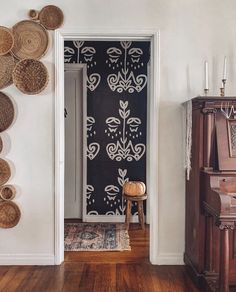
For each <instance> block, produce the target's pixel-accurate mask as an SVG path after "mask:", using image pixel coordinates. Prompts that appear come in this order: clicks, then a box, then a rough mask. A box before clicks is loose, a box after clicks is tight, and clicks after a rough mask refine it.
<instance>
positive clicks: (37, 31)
mask: <svg viewBox="0 0 236 292" xmlns="http://www.w3.org/2000/svg"><path fill="white" fill-rule="evenodd" d="M12 31H13V36H14V46H13V48H12V53H13V55H14V56H15V57H16V58H17V59H26V58H32V59H40V58H41V57H42V56H43V55H44V54H45V53H46V51H47V48H48V32H47V31H46V29H45V28H44V27H43V26H42V25H41V24H39V23H37V22H35V21H32V20H23V21H20V22H18V23H17V24H15V25H14V26H13V28H12Z"/></svg>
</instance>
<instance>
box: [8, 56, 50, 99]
mask: <svg viewBox="0 0 236 292" xmlns="http://www.w3.org/2000/svg"><path fill="white" fill-rule="evenodd" d="M12 78H13V83H14V84H15V86H16V87H17V88H18V89H19V90H20V91H21V92H23V93H25V94H38V93H40V92H41V91H43V90H44V89H45V88H46V86H47V84H48V79H49V77H48V71H47V68H46V67H45V66H44V64H43V63H42V62H40V61H38V60H34V59H25V60H22V61H20V62H19V63H17V65H16V66H15V68H14V70H13V74H12Z"/></svg>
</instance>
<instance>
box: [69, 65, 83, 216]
mask: <svg viewBox="0 0 236 292" xmlns="http://www.w3.org/2000/svg"><path fill="white" fill-rule="evenodd" d="M64 72H65V101H64V102H65V109H64V118H65V184H64V185H65V191H64V192H65V198H64V200H65V210H64V214H65V215H64V216H65V219H82V214H83V213H82V212H83V194H84V189H85V187H86V186H85V184H86V177H85V176H86V175H85V173H86V141H85V139H86V125H84V122H83V121H84V120H86V112H85V109H86V104H87V102H86V100H87V91H86V65H85V64H84V65H82V64H65V70H64ZM84 199H85V198H84Z"/></svg>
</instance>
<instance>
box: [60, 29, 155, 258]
mask: <svg viewBox="0 0 236 292" xmlns="http://www.w3.org/2000/svg"><path fill="white" fill-rule="evenodd" d="M71 39H73V40H75V41H77V40H82V41H83V40H87V41H91V40H93V41H98V40H99V41H102V40H104V39H105V40H108V39H109V41H117V42H121V41H123V42H126V45H128V42H129V41H140V39H142V40H146V41H151V52H152V53H151V67H150V76H151V78H150V80H149V81H148V88H149V96H151V97H152V98H150V99H149V100H148V101H147V109H148V110H147V111H148V120H147V128H148V132H147V145H146V147H147V149H146V153H147V182H146V183H147V187H148V190H149V192H150V196H149V198H150V205H152V204H153V203H154V202H155V198H154V195H156V193H157V192H156V182H157V179H156V174H157V171H156V170H157V169H156V167H157V164H156V158H157V157H156V156H157V155H156V153H157V147H156V148H155V146H157V144H156V143H157V140H156V139H157V136H156V132H155V131H154V132H151V131H150V120H151V121H152V130H157V124H156V121H157V120H156V112H155V111H156V110H157V100H156V98H157V94H156V91H155V90H156V84H155V85H154V83H153V78H155V77H157V75H156V69H157V68H156V65H157V64H158V62H157V64H156V65H155V66H153V64H154V60H155V58H156V61H158V58H157V56H158V54H157V52H155V54H154V53H153V48H156V49H157V47H156V45H157V44H156V41H157V35H156V34H147V35H145V36H144V35H143V36H141V37H140V36H135V37H134V36H133V35H130V36H127V35H125V36H124V35H123V36H121V35H119V38H118V37H114V36H112V37H111V36H107V37H98V36H92V35H91V34H90V35H89V36H85V35H79V34H78V35H77V36H76V37H75V34H73V38H71V34H67V33H64V35H63V34H61V33H58V34H57V46H56V51H58V56H59V59H57V62H58V63H57V64H56V66H57V68H58V65H59V64H60V65H59V67H60V69H59V72H57V74H58V76H56V79H57V81H59V84H61V82H62V75H61V69H62V68H63V67H64V64H63V65H62V60H61V57H62V54H63V53H64V50H63V48H62V45H63V47H64V41H65V40H71ZM62 50H63V51H62ZM117 52H118V51H117ZM88 53H91V51H90V52H89V50H88ZM135 53H137V52H135ZM136 55H137V54H136ZM112 56H114V54H113V55H112ZM63 57H64V56H63ZM136 57H137V56H136ZM136 57H135V56H134V58H136ZM87 58H90V56H89V55H87ZM112 62H114V59H113V60H112ZM112 62H111V63H112ZM63 79H64V76H63ZM90 81H92V82H93V81H94V79H93V80H90ZM157 81H158V79H157ZM59 84H58V87H57V90H56V128H55V130H56V141H57V142H59V143H58V144H57V143H56V145H57V146H58V148H57V147H56V148H57V149H56V188H55V189H56V201H55V203H56V205H55V211H56V216H55V219H56V229H55V231H56V234H55V239H56V242H55V247H56V263H61V261H62V260H63V258H64V256H63V250H64V249H63V235H64V228H63V227H64V222H62V216H61V215H63V212H62V208H63V207H64V206H63V205H62V203H63V200H62V199H64V187H65V183H64V179H63V176H64V170H65V168H64V162H65V157H64V154H63V153H64V149H63V148H64V145H63V142H64V138H65V133H64V130H63V129H62V126H64V121H62V107H63V118H64V114H65V112H64V93H63V89H64V88H63V87H62V86H61V85H59ZM92 85H93V84H92ZM153 97H154V98H153ZM118 105H119V106H120V107H121V108H122V107H123V108H124V109H125V110H126V109H127V112H128V113H127V115H129V113H130V111H131V110H130V109H128V108H127V105H128V102H127V101H126V100H119V98H118ZM117 111H118V112H119V113H120V109H118V107H117ZM110 116H111V118H114V117H115V113H114V112H112V113H111V115H110ZM132 118H133V120H134V121H136V122H138V124H139V121H138V119H135V116H134V117H132ZM106 120H107V119H106ZM114 120H115V119H114ZM116 121H117V120H116ZM57 127H58V128H57ZM150 142H152V143H150ZM100 146H101V145H100ZM105 148H106V149H107V147H105ZM153 150H154V151H153ZM152 151H153V152H152ZM150 153H152V157H151V155H150ZM58 158H59V160H58ZM121 170H122V171H120V173H122V174H124V170H123V169H122V168H121ZM113 186H114V184H113ZM86 194H87V192H86ZM155 203H156V202H155ZM151 209H152V208H150V215H151V216H150V223H151V233H150V234H151V241H150V245H151V249H150V257H151V261H152V262H153V260H152V256H153V255H154V254H155V252H154V249H155V247H156V245H155V242H156V237H157V236H156V235H155V232H153V231H154V228H153V226H154V225H152V223H153V221H154V222H155V224H156V223H157V220H156V214H155V212H152V210H151ZM90 211H91V210H90ZM92 211H93V210H92ZM87 215H88V214H87ZM89 215H90V216H91V215H93V216H94V215H98V214H95V213H94V212H90V214H89ZM105 215H106V217H108V216H109V214H105ZM112 215H114V213H113V214H112ZM63 218H64V216H63ZM110 218H112V216H110ZM110 218H107V220H109V221H110ZM88 219H89V218H88V217H87V218H85V220H88ZM101 219H102V218H101Z"/></svg>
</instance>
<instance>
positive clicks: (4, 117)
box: [0, 92, 15, 133]
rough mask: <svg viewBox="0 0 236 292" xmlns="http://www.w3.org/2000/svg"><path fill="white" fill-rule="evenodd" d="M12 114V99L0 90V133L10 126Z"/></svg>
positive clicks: (12, 118)
mask: <svg viewBox="0 0 236 292" xmlns="http://www.w3.org/2000/svg"><path fill="white" fill-rule="evenodd" d="M14 114H15V112H14V106H13V103H12V101H11V100H10V98H9V97H8V96H7V95H6V94H5V93H3V92H0V133H1V132H3V131H5V130H6V129H7V128H9V127H10V125H11V124H12V122H13V120H14Z"/></svg>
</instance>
